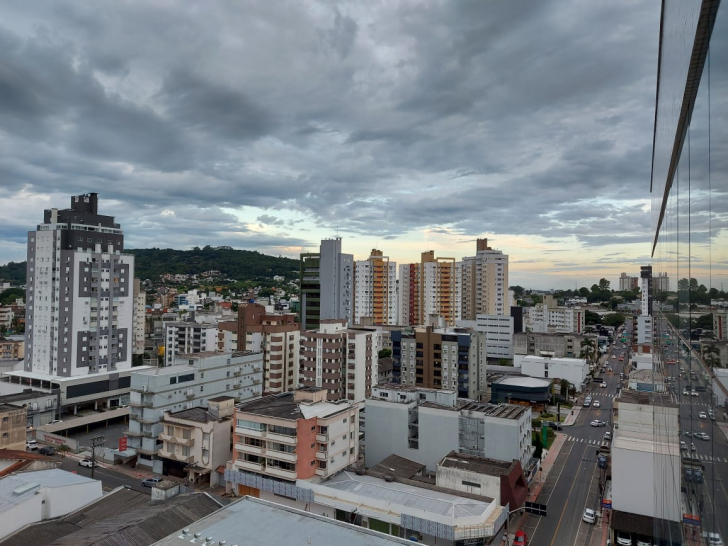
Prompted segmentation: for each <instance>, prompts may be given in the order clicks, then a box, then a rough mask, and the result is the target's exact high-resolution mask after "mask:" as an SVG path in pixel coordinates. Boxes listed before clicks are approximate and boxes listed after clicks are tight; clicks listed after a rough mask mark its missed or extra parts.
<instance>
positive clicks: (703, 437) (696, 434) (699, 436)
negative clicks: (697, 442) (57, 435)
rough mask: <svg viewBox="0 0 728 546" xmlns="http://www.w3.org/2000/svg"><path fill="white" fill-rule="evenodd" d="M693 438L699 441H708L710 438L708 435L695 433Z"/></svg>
mask: <svg viewBox="0 0 728 546" xmlns="http://www.w3.org/2000/svg"><path fill="white" fill-rule="evenodd" d="M694 436H695V437H696V438H700V439H701V440H710V436H708V434H707V433H705V432H696V433H695V434H694Z"/></svg>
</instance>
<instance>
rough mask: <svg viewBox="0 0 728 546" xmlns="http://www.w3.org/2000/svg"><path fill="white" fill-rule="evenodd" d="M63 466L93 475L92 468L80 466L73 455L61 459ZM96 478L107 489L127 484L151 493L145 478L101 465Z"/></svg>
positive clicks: (77, 472) (78, 472) (132, 487)
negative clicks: (144, 485)
mask: <svg viewBox="0 0 728 546" xmlns="http://www.w3.org/2000/svg"><path fill="white" fill-rule="evenodd" d="M58 457H59V456H58V455H56V458H58ZM61 468H62V469H63V470H67V471H69V472H75V473H76V474H79V475H81V476H86V477H88V478H90V477H91V469H90V468H86V467H84V466H79V464H78V459H75V458H73V457H64V458H63V459H62V461H61ZM94 479H96V480H100V481H101V484H102V486H103V488H104V490H105V491H111V490H112V489H115V488H117V487H120V486H123V485H126V486H128V487H129V488H131V489H134V490H135V491H142V492H144V493H151V489H150V488H148V487H143V486H142V484H141V481H142V479H143V478H135V477H132V476H129V475H127V474H124V473H122V472H115V471H113V470H110V469H107V468H103V467H101V466H97V467H96V468H94Z"/></svg>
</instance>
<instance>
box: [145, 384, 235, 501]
mask: <svg viewBox="0 0 728 546" xmlns="http://www.w3.org/2000/svg"><path fill="white" fill-rule="evenodd" d="M234 411H235V398H233V397H232V396H217V397H215V398H210V399H209V400H208V401H207V408H201V407H196V408H190V409H184V410H181V411H176V412H169V411H165V412H164V416H163V417H162V426H163V427H164V428H163V431H162V432H160V433H159V436H158V439H159V440H161V441H163V442H164V444H163V445H162V446H161V447H160V449H159V451H158V455H159V457H160V458H161V459H162V468H163V471H162V473H163V474H165V475H168V474H169V475H172V476H184V477H186V478H187V480H188V481H189V482H191V483H195V484H203V485H210V486H212V487H216V486H218V485H220V483H221V482H222V474H221V472H219V471H218V469H220V468H221V467H223V468H224V465H225V463H226V462H227V461H229V460H230V455H231V453H230V446H231V439H232V428H233V427H232V417H233V413H234Z"/></svg>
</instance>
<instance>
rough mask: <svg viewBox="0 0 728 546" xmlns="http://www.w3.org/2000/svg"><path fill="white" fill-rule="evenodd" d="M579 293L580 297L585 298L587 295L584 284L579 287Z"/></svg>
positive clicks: (587, 291)
mask: <svg viewBox="0 0 728 546" xmlns="http://www.w3.org/2000/svg"><path fill="white" fill-rule="evenodd" d="M579 295H580V296H581V297H582V298H586V297H587V296H589V289H588V288H587V287H586V286H582V287H581V288H579Z"/></svg>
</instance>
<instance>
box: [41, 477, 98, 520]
mask: <svg viewBox="0 0 728 546" xmlns="http://www.w3.org/2000/svg"><path fill="white" fill-rule="evenodd" d="M102 495H103V492H102V490H101V482H100V481H99V480H94V481H92V482H86V483H79V484H74V485H67V486H64V487H49V488H46V489H45V490H44V491H43V496H44V499H45V504H44V505H43V519H50V518H58V517H61V516H65V515H66V514H70V513H71V512H75V511H76V510H78V509H79V508H82V507H84V506H86V505H87V504H89V503H91V502H94V501H96V500H98V499H100V498H101V496H102Z"/></svg>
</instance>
